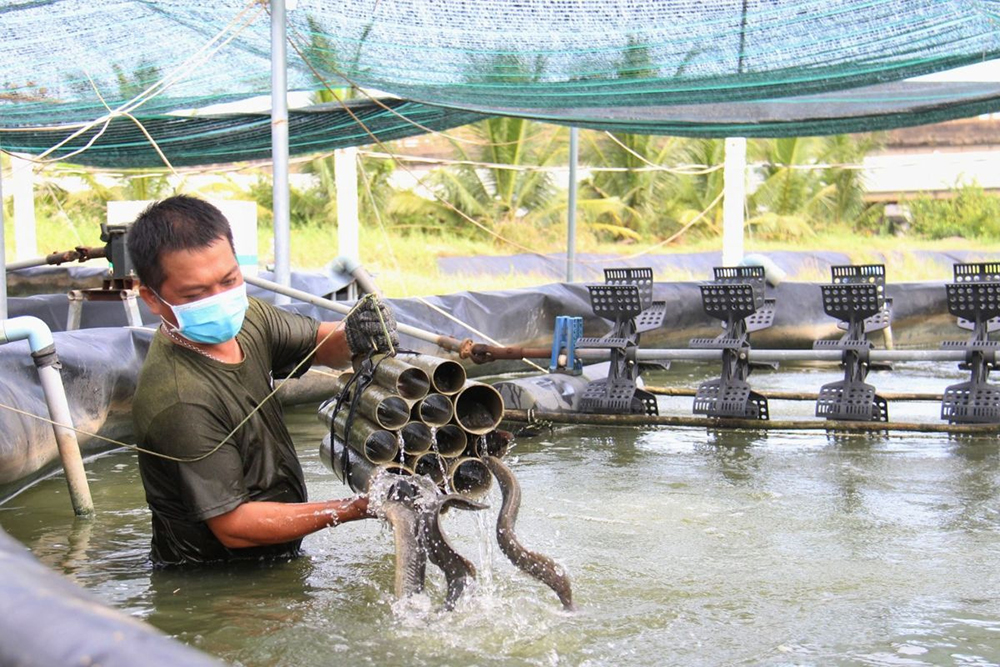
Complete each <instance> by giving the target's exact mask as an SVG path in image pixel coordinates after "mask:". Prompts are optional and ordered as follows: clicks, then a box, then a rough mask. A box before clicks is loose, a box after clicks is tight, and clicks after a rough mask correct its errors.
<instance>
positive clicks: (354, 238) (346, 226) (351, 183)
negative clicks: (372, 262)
mask: <svg viewBox="0 0 1000 667" xmlns="http://www.w3.org/2000/svg"><path fill="white" fill-rule="evenodd" d="M333 171H334V181H335V183H336V187H337V254H339V255H340V256H341V257H347V258H349V259H352V260H354V261H355V262H360V261H361V249H360V243H359V242H358V236H359V222H358V149H357V148H353V147H351V148H341V149H338V150H335V151H334V152H333Z"/></svg>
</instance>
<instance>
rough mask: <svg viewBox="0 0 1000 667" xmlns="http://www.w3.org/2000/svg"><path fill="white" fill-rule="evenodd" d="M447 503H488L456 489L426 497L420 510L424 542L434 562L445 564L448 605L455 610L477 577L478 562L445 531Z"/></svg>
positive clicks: (475, 505) (464, 506) (473, 506)
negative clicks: (460, 549)
mask: <svg viewBox="0 0 1000 667" xmlns="http://www.w3.org/2000/svg"><path fill="white" fill-rule="evenodd" d="M447 507H456V508H458V509H464V510H482V509H486V505H483V504H481V503H477V502H474V501H472V500H469V499H468V498H465V497H464V496H460V495H458V494H456V493H451V494H448V495H439V496H437V497H435V498H432V499H430V500H427V501H425V503H424V504H423V506H422V508H421V511H420V521H419V526H420V545H421V547H422V548H423V550H424V552H425V553H426V554H427V558H428V559H430V561H431V563H433V564H434V565H436V566H437V567H439V568H441V571H442V572H444V577H445V581H447V583H448V593H447V595H446V596H445V601H444V608H445V609H447V610H448V611H451V610H452V609H454V608H455V603H456V602H458V599H459V598H460V597H461V596H462V593H463V592H464V591H465V588H466V586H468V585H469V583H470V582H472V581H473V580H475V578H476V566H475V565H473V564H472V563H471V562H470V561H469V560H467V559H466V558H465V557H463V556H462V555H461V554H460V553H458V552H457V551H455V548H454V547H452V546H451V543H450V542H448V538H447V537H446V536H445V534H444V533H443V532H442V531H441V524H440V520H441V511H442V510H444V509H445V508H447Z"/></svg>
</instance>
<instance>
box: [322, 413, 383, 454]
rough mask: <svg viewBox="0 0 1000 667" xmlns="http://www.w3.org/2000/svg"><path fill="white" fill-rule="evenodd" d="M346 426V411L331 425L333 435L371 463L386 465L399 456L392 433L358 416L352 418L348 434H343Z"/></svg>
mask: <svg viewBox="0 0 1000 667" xmlns="http://www.w3.org/2000/svg"><path fill="white" fill-rule="evenodd" d="M346 426H347V410H341V411H340V412H339V413H337V420H336V421H335V422H334V424H333V431H334V433H335V434H336V435H337V437H338V438H341V439H343V440H344V441H345V442H347V445H348V446H349V447H350V448H351V449H353V450H355V451H356V452H358V453H359V454H361V455H362V456H364V457H365V458H366V459H368V460H369V461H371V462H372V463H374V464H376V465H378V464H382V463H388V462H389V461H392V460H393V459H394V458H396V455H397V454H399V439H398V437H397V436H396V434H395V433H393V432H392V431H386V430H385V429H381V428H379V427H377V426H375V424H373V423H371V422H370V421H368V420H367V419H365V418H364V417H362V416H360V415H355V416H354V420H353V421H352V422H351V432H350V433H349V434H345V432H346V430H347V429H346Z"/></svg>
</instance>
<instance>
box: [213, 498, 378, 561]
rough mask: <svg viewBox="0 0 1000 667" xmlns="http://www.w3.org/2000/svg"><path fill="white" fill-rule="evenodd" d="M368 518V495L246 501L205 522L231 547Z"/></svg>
mask: <svg viewBox="0 0 1000 667" xmlns="http://www.w3.org/2000/svg"><path fill="white" fill-rule="evenodd" d="M366 517H368V498H367V497H365V496H359V497H357V498H345V499H343V500H328V501H326V502H318V503H275V502H248V503H243V504H242V505H240V506H239V507H237V508H236V509H234V510H232V511H230V512H226V513H225V514H220V515H219V516H216V517H212V518H211V519H208V520H206V521H205V523H206V524H207V525H208V527H209V529H210V530H211V531H212V533H214V534H215V537H216V538H218V540H219V541H220V542H222V544H224V545H225V546H226V547H228V548H230V549H243V548H247V547H259V546H265V545H269V544H282V543H284V542H291V541H292V540H297V539H299V538H301V537H305V536H306V535H309V534H310V533H315V532H316V531H317V530H322V529H323V528H329V527H330V526H336V525H337V524H341V523H346V522H348V521H356V520H358V519H364V518H366Z"/></svg>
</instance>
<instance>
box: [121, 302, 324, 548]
mask: <svg viewBox="0 0 1000 667" xmlns="http://www.w3.org/2000/svg"><path fill="white" fill-rule="evenodd" d="M318 327H319V323H318V322H316V321H315V320H313V319H310V318H307V317H303V316H301V315H296V314H294V313H288V312H285V311H282V310H279V309H277V308H274V307H273V306H270V305H268V304H266V303H264V302H261V301H258V300H256V299H250V307H249V309H248V310H247V314H246V319H245V320H244V323H243V327H242V329H240V332H239V334H237V336H236V339H237V341H238V342H239V344H240V348H241V349H242V350H243V357H244V358H243V361H241V362H240V363H237V364H227V363H223V362H220V361H216V360H214V359H210V358H208V357H206V356H204V355H202V354H199V353H197V352H195V351H193V350H189V349H187V348H184V347H181V346H179V345H175V344H173V343H171V342H170V340H169V339H168V338H167V337H166V336H165V335H164V333H163V332H162V331H160V330H157V332H156V335H155V336H154V337H153V342H152V345H151V346H150V350H149V354H148V355H147V357H146V360H145V363H144V364H143V367H142V373H141V374H140V376H139V384H138V387H137V389H136V395H135V398H134V400H133V404H132V418H133V421H134V423H135V428H136V437H137V441H138V444H139V446H140V447H142V448H143V449H147V450H150V451H153V452H157V453H159V454H163V455H166V456H169V457H171V458H172V459H182V460H181V461H177V460H170V459H166V458H162V457H160V456H155V455H152V454H146V453H142V452H140V453H139V471H140V473H141V475H142V483H143V486H144V487H145V490H146V502H147V503H148V504H149V508H150V510H151V511H152V515H153V519H152V523H153V540H152V550H151V553H150V556H151V558H152V560H153V562H154V563H157V564H179V563H205V562H211V561H220V560H221V561H224V560H232V559H237V558H240V559H243V558H261V557H280V556H291V555H295V554H296V553H297V552H298V549H299V545H300V543H301V540H295V541H293V542H288V543H285V544H279V545H272V546H264V547H250V548H245V549H229V548H227V547H225V546H224V545H223V544H222V543H221V542H220V541H219V540H218V539H217V538H216V537H215V535H214V534H213V533H212V531H211V530H210V529H209V527H208V525H207V524H206V523H205V520H206V519H211V518H212V517H216V516H219V515H221V514H225V513H227V512H230V511H232V510H234V509H236V508H237V507H238V506H239V505H240V504H242V503H245V502H247V501H251V500H252V501H276V502H304V501H305V500H306V486H305V479H304V478H303V475H302V466H301V465H300V463H299V460H298V457H297V456H296V454H295V447H294V445H293V443H292V439H291V436H290V435H289V434H288V430H287V429H286V428H285V424H284V420H283V418H282V411H281V406H280V404H279V403H278V401H277V399H276V398H275V397H271V398H270V399H267V396H268V395H269V394H270V393H271V391H272V388H273V386H272V385H273V378H274V377H275V376H277V377H281V376H283V375H285V374H287V373H289V372H290V371H291V370H292V369H293V368H294V367H295V365H296V364H298V363H299V362H300V361H302V360H303V359H304V358H306V356H307V355H308V354H309V353H310V352H311V351H312V350H313V348H314V347H315V346H316V334H317V331H318ZM307 367H308V362H306V363H305V364H303V365H302V367H301V368H300V369H299V370H298V373H301V372H304V371H305V369H306V368H307ZM298 373H297V374H298ZM265 399H266V400H265ZM258 406H260V407H259V409H257V410H256V411H255V409H256V408H258ZM251 413H252V414H251ZM248 415H249V418H248ZM244 420H245V421H244Z"/></svg>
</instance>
